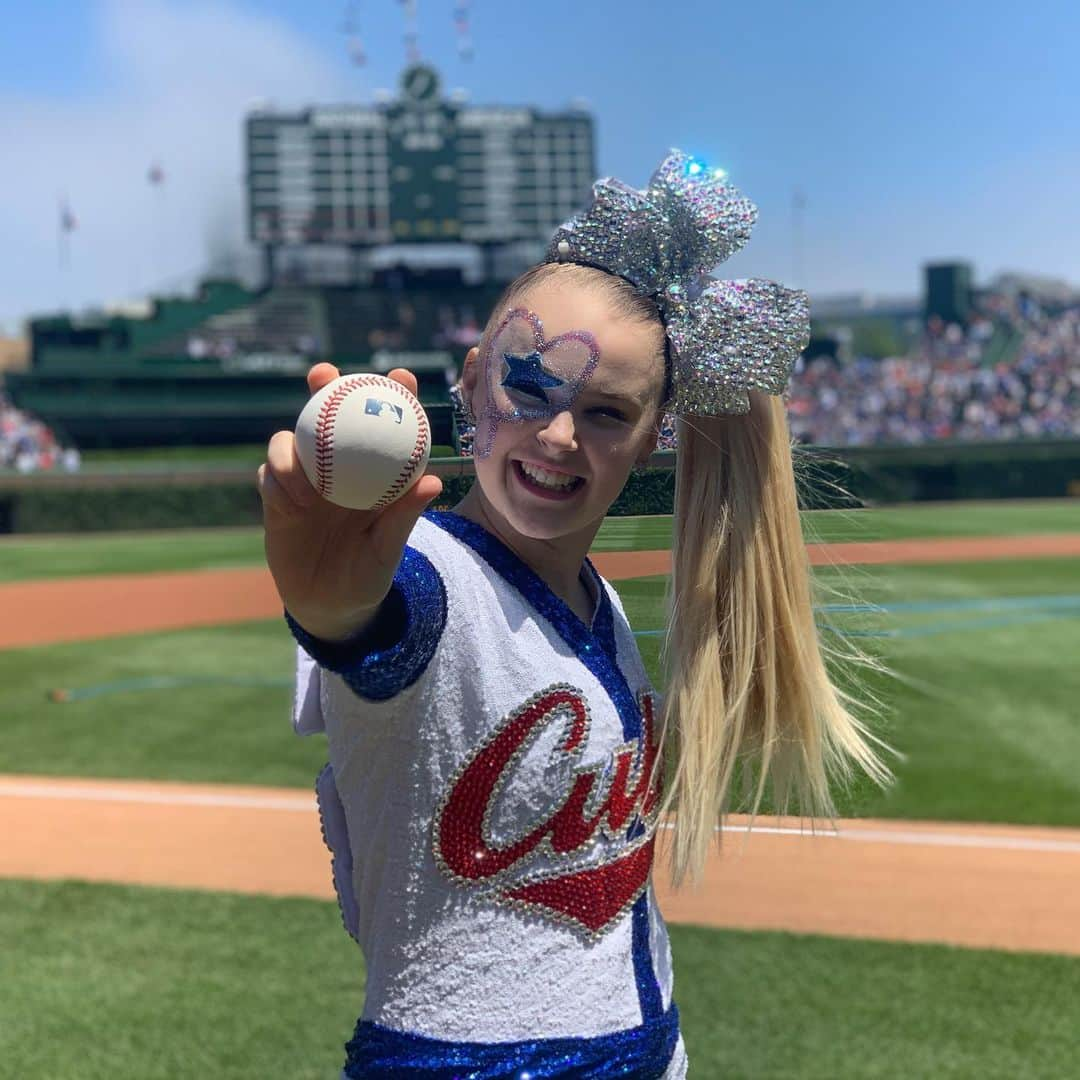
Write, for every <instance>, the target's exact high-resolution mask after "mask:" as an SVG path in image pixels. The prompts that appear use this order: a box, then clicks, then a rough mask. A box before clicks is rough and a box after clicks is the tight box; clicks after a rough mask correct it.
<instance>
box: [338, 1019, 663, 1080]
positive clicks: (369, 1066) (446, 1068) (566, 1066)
mask: <svg viewBox="0 0 1080 1080" xmlns="http://www.w3.org/2000/svg"><path fill="white" fill-rule="evenodd" d="M678 1041H679V1010H678V1009H677V1008H676V1007H675V1006H674V1005H672V1006H671V1008H670V1009H668V1011H667V1012H666V1013H664V1014H662V1015H661V1016H658V1017H656V1018H655V1019H653V1020H650V1021H647V1022H646V1023H644V1024H642V1025H641V1026H640V1027H636V1028H628V1029H627V1030H625V1031H616V1032H613V1033H612V1034H610V1035H598V1036H595V1037H594V1038H577V1039H574V1038H570V1039H535V1040H532V1041H529V1042H498V1043H465V1042H444V1041H442V1040H441V1039H429V1038H427V1037H425V1036H423V1035H411V1034H409V1033H408V1032H405V1031H394V1030H393V1029H391V1028H386V1027H382V1026H381V1025H379V1024H375V1023H373V1022H372V1021H370V1020H361V1021H359V1022H358V1023H357V1025H356V1030H355V1032H354V1033H353V1037H352V1039H351V1040H350V1041H349V1042H347V1043H346V1044H345V1049H346V1051H347V1052H348V1060H347V1061H346V1063H345V1075H346V1076H347V1077H349V1080H382V1078H383V1077H391V1078H396V1077H401V1076H408V1077H411V1078H412V1080H541V1077H579V1078H588V1080H607V1078H609V1077H610V1078H614V1077H622V1078H623V1080H626V1078H627V1077H632V1078H635V1080H660V1078H661V1077H662V1076H663V1075H664V1073H665V1072H666V1071H667V1067H668V1065H669V1064H670V1062H671V1058H672V1056H673V1055H674V1053H675V1047H676V1045H677V1044H678Z"/></svg>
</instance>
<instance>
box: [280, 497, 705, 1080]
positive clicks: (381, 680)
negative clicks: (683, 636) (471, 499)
mask: <svg viewBox="0 0 1080 1080" xmlns="http://www.w3.org/2000/svg"><path fill="white" fill-rule="evenodd" d="M583 573H584V575H585V577H586V578H587V579H588V583H589V587H590V593H591V594H592V595H593V596H594V597H595V598H598V603H597V605H596V609H595V614H594V617H593V622H592V625H591V627H586V626H585V625H584V624H583V623H581V622H580V620H579V619H577V617H576V616H575V615H574V614H573V613H572V612H571V611H570V610H569V608H568V607H567V606H566V605H565V604H564V603H563V602H562V601H561V600H559V599H558V598H557V597H556V596H555V595H554V594H553V593H552V592H551V591H550V590H549V589H548V588H547V586H546V585H544V584H543V582H542V581H541V580H540V579H539V578H538V577H537V576H536V575H535V574H533V572H532V571H531V570H530V569H529V568H528V567H526V566H525V565H524V564H523V563H521V562H520V560H518V559H517V558H516V556H514V555H513V553H512V552H510V551H509V549H507V548H505V547H504V546H503V545H502V544H501V543H500V542H499V541H497V540H496V539H495V538H494V537H492V536H491V535H490V534H488V533H487V532H485V531H484V530H483V529H481V528H480V527H479V526H476V525H475V524H473V523H471V522H468V521H466V520H465V519H463V518H460V517H458V516H457V515H454V514H438V513H431V512H429V513H427V514H425V515H424V516H423V517H422V518H421V519H420V520H419V521H418V522H417V524H416V527H415V529H414V530H413V533H412V535H411V537H410V539H409V545H408V547H407V548H406V553H405V558H404V559H403V561H402V566H401V567H400V568H399V570H398V574H397V577H396V578H395V591H396V592H397V594H398V599H399V600H401V602H402V607H403V608H404V612H405V617H404V625H405V630H404V633H403V634H400V635H398V636H399V638H400V640H398V641H397V642H396V643H395V644H393V645H390V646H387V647H383V648H381V649H380V650H379V651H377V652H374V653H369V654H366V655H360V656H357V655H355V653H353V654H349V653H348V650H347V649H337V650H335V649H334V648H333V647H326V648H325V649H324V650H323V651H322V653H320V649H319V645H320V643H318V642H313V641H311V640H310V639H307V638H306V636H305V635H304V634H303V632H302V631H299V630H298V628H296V627H295V625H294V631H296V632H297V637H298V639H299V640H300V642H301V643H302V645H306V646H307V648H308V650H309V651H310V652H311V653H315V654H317V655H319V661H320V663H318V664H317V663H316V662H315V661H313V660H312V658H311V656H310V655H309V651H305V649H304V648H303V647H301V648H300V649H299V652H298V661H299V662H298V671H297V689H296V704H295V709H294V726H295V729H296V730H297V732H299V733H300V734H311V733H313V732H319V731H325V733H326V736H327V740H328V744H329V759H330V762H329V767H328V769H327V770H324V774H323V776H322V777H321V778H320V783H319V795H320V804H321V809H322V814H323V828H324V833H325V834H326V838H327V843H328V844H329V845H330V847H331V849H332V851H333V852H334V856H335V858H334V876H335V882H336V885H337V888H338V895H339V899H340V901H341V907H342V914H343V918H344V921H345V925H346V928H347V929H348V930H349V932H350V933H352V934H353V936H354V937H355V938H356V940H357V941H358V942H359V944H360V947H361V949H362V950H363V953H364V957H365V960H366V965H367V992H366V998H365V1002H364V1011H363V1017H362V1019H363V1020H364V1021H369V1022H372V1023H374V1024H378V1025H381V1026H383V1027H385V1028H389V1029H394V1030H395V1031H398V1032H407V1033H411V1034H414V1035H425V1036H428V1037H429V1038H433V1039H440V1040H447V1041H465V1042H474V1043H475V1042H482V1043H503V1042H512V1041H519V1040H537V1039H560V1038H567V1037H589V1038H591V1037H594V1036H607V1035H611V1034H612V1033H618V1032H623V1031H626V1030H627V1029H631V1028H636V1027H639V1026H641V1025H643V1024H647V1023H649V1022H650V1021H651V1022H658V1018H660V1017H661V1016H662V1015H663V1014H665V1013H667V1014H668V1015H669V1016H671V1015H673V1014H671V1013H670V1012H669V1009H670V1006H671V1002H672V971H671V954H670V950H669V946H668V936H667V931H666V928H665V925H664V922H663V919H662V918H661V915H660V912H659V911H658V910H657V907H656V902H655V897H654V895H653V889H652V885H651V865H652V859H653V842H654V838H655V836H654V834H655V829H656V814H655V810H656V804H657V795H658V793H657V792H656V790H655V789H649V788H648V784H647V781H648V766H649V765H651V763H652V760H653V757H654V755H655V753H656V744H655V741H653V740H650V738H649V737H648V736H649V730H650V727H651V729H652V731H653V733H654V736H655V727H656V722H657V717H658V709H657V695H656V692H655V690H654V689H653V688H652V686H651V685H650V683H649V679H648V676H647V674H646V672H645V668H644V666H643V664H642V661H641V657H640V655H639V653H638V649H637V645H636V643H635V640H634V637H633V633H632V631H631V629H630V627H629V625H628V623H627V621H626V617H625V614H624V612H623V609H622V605H621V603H620V601H619V597H618V594H617V593H616V592H615V591H614V589H612V587H611V586H610V585H608V584H607V582H605V581H604V580H603V579H602V578H601V577H600V576H599V575H598V574H597V573H596V571H595V569H594V568H593V567H592V564H591V563H587V565H586V569H585V571H584V572H583ZM329 668H336V669H337V671H336V672H335V671H331V670H329ZM685 1071H686V1057H685V1052H684V1049H683V1044H682V1039H681V1036H680V1037H679V1039H678V1042H677V1045H676V1047H675V1050H674V1054H673V1055H672V1056H671V1057H670V1061H667V1062H666V1066H665V1065H664V1064H662V1065H661V1069H660V1071H658V1072H649V1073H647V1075H656V1076H660V1075H662V1076H665V1077H673V1078H677V1077H682V1076H684V1075H685ZM635 1075H637V1074H635ZM640 1075H646V1073H645V1072H642V1073H641V1074H640Z"/></svg>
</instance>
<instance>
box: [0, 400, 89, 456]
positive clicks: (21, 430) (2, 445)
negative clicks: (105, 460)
mask: <svg viewBox="0 0 1080 1080" xmlns="http://www.w3.org/2000/svg"><path fill="white" fill-rule="evenodd" d="M80 463H81V462H80V457H79V451H78V450H76V449H75V448H74V447H73V446H69V447H64V446H61V445H60V443H59V442H58V441H57V438H56V436H55V435H54V434H53V433H52V431H51V430H50V429H49V428H48V427H46V426H45V424H43V423H42V422H41V421H40V420H36V419H34V417H32V416H30V415H29V414H28V413H25V412H23V411H22V409H16V408H15V406H14V405H12V404H11V402H10V401H8V399H7V398H6V397H4V395H3V394H2V393H0V469H14V470H15V471H16V472H20V473H29V472H37V471H39V470H41V471H43V470H48V469H63V470H65V471H66V472H75V470H77V469H78V468H79V465H80Z"/></svg>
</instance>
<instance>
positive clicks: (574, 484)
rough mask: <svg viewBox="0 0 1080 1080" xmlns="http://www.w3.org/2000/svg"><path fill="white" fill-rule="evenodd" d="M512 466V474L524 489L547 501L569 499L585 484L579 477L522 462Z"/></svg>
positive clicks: (515, 462) (516, 462)
mask: <svg viewBox="0 0 1080 1080" xmlns="http://www.w3.org/2000/svg"><path fill="white" fill-rule="evenodd" d="M513 464H514V472H515V474H516V475H517V478H518V480H519V481H521V483H522V485H523V486H524V487H526V488H527V489H528V490H529V491H532V492H534V493H535V494H537V495H542V496H544V497H546V498H549V499H550V498H555V499H560V498H569V497H570V496H571V495H573V494H574V493H575V492H577V491H578V490H580V488H581V487H582V485H583V484H584V483H585V480H584V478H583V477H581V476H571V475H570V474H569V473H556V472H550V471H548V470H547V469H541V468H539V467H538V466H536V465H532V464H526V463H525V462H522V461H514V463H513Z"/></svg>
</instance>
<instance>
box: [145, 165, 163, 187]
mask: <svg viewBox="0 0 1080 1080" xmlns="http://www.w3.org/2000/svg"><path fill="white" fill-rule="evenodd" d="M146 179H147V180H149V181H150V183H151V184H153V186H154V187H159V186H160V185H161V184H164V183H165V170H164V169H163V168H162V167H161V164H160V162H157V161H155V162H154V163H153V164H152V165H151V166H150V170H149V171H148V172H147V174H146Z"/></svg>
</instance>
